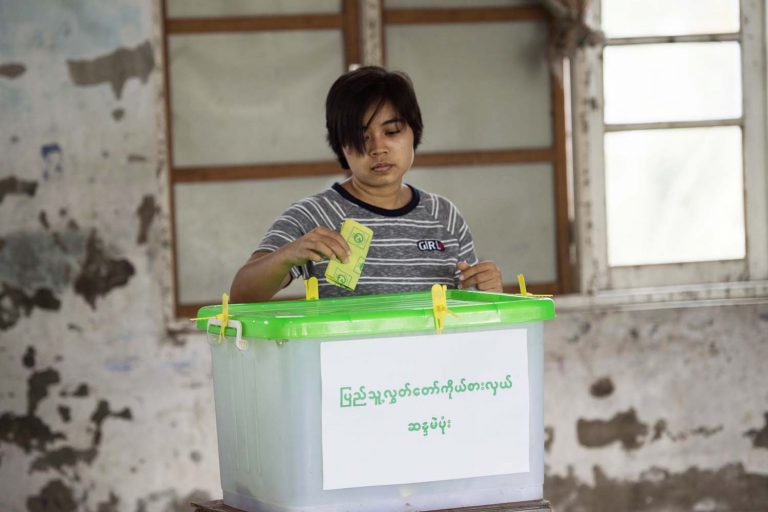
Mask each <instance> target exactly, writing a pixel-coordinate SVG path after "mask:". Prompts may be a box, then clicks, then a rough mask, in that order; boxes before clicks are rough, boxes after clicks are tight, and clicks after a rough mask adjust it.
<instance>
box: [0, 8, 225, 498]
mask: <svg viewBox="0 0 768 512" xmlns="http://www.w3.org/2000/svg"><path fill="white" fill-rule="evenodd" d="M155 8H156V6H155V5H154V4H153V2H151V1H150V0H144V1H137V0H113V1H110V2H101V1H98V0H70V1H61V0H39V1H35V2H18V1H16V0H2V1H0V112H2V114H1V116H0V155H2V156H1V157H0V158H1V160H0V510H1V511H3V512H15V511H24V510H29V511H72V510H89V511H96V510H98V511H117V510H131V511H134V510H135V511H137V512H138V511H151V510H162V511H166V510H167V511H170V510H189V509H188V507H187V506H183V505H182V504H183V503H186V502H187V501H188V497H189V496H190V495H191V494H193V493H197V494H199V495H202V496H214V495H215V494H216V493H218V492H219V491H218V481H217V479H218V467H217V452H216V445H215V423H214V418H213V413H212V411H213V409H212V392H211V387H210V382H209V361H208V354H207V347H206V346H205V342H204V341H201V340H196V341H195V342H187V341H186V340H185V339H184V338H183V337H182V336H169V334H168V333H167V332H166V327H165V324H166V322H165V319H164V316H163V313H162V311H163V308H162V306H163V301H164V300H167V299H166V296H167V286H168V282H169V271H168V268H169V265H168V256H169V255H170V249H169V245H168V243H169V236H168V233H169V230H168V223H167V220H166V219H165V217H164V216H165V215H167V213H168V212H167V206H166V205H167V199H166V194H167V193H166V190H167V187H166V185H165V182H166V174H165V173H166V169H165V164H164V161H163V160H162V157H161V154H162V153H161V151H160V150H161V139H160V135H161V134H162V132H161V131H160V129H159V127H158V120H160V119H161V118H160V117H159V114H161V110H160V106H161V105H162V99H161V98H160V97H159V96H158V94H159V91H161V89H160V87H159V85H160V79H161V76H160V72H159V62H160V61H159V58H160V53H159V45H158V44H157V43H158V41H157V40H156V35H155V34H154V33H153V18H154V17H155V16H156V14H155Z"/></svg>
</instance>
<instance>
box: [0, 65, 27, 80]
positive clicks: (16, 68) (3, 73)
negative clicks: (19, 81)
mask: <svg viewBox="0 0 768 512" xmlns="http://www.w3.org/2000/svg"><path fill="white" fill-rule="evenodd" d="M26 70H27V67H26V66H25V65H24V64H22V63H21V62H9V63H6V64H0V77H2V78H9V79H11V80H13V79H14V78H18V77H20V76H21V75H23V74H24V72H25V71H26Z"/></svg>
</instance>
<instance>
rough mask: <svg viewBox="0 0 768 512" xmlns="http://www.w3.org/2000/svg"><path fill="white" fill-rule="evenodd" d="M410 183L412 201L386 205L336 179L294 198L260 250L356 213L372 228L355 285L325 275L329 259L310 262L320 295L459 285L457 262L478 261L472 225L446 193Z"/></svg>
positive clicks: (336, 225) (335, 227)
mask: <svg viewBox="0 0 768 512" xmlns="http://www.w3.org/2000/svg"><path fill="white" fill-rule="evenodd" d="M409 187H410V188H411V191H412V199H411V201H410V202H409V203H408V204H407V205H405V206H404V207H402V208H399V209H396V210H387V209H383V208H379V207H376V206H373V205H371V204H368V203H366V202H364V201H361V200H359V199H357V198H356V197H354V196H353V195H351V194H350V193H349V192H347V191H346V190H345V189H344V188H343V187H342V186H341V185H339V184H338V183H335V184H334V185H333V186H332V187H331V188H329V189H327V190H324V191H322V192H320V193H319V194H315V195H313V196H310V197H308V198H306V199H302V200H301V201H298V202H296V203H294V204H292V205H291V206H290V207H289V208H288V209H287V210H286V211H285V212H284V213H283V214H282V215H281V216H280V217H278V219H277V220H276V221H275V222H274V224H272V227H270V228H269V231H267V233H266V235H264V238H263V239H262V241H261V243H260V244H259V246H258V248H257V249H256V251H267V252H272V251H275V250H277V249H278V248H279V247H281V246H283V245H285V244H287V243H289V242H292V241H294V240H297V239H298V238H300V237H301V236H303V235H305V234H306V233H308V232H310V231H312V230H313V229H315V228H316V227H318V226H323V227H326V228H328V229H330V230H333V231H338V230H339V229H340V227H341V223H342V222H344V220H345V219H353V220H355V221H357V222H359V223H361V224H363V225H365V226H368V227H369V228H371V229H372V230H373V240H372V242H371V246H370V249H369V250H368V256H367V257H366V259H365V265H364V267H363V273H362V275H361V277H360V279H359V280H358V282H357V288H356V289H355V291H354V292H350V291H347V290H344V289H343V288H339V287H338V286H336V285H334V284H332V283H329V282H328V281H326V279H325V269H326V267H327V266H328V260H323V261H321V262H319V263H312V262H309V264H308V270H309V273H310V275H313V276H315V277H317V279H318V284H319V287H320V297H347V296H350V295H372V294H379V293H398V292H414V291H423V290H429V289H430V288H431V287H432V285H433V284H435V283H437V284H445V285H448V287H449V288H457V287H458V284H459V272H458V269H457V264H458V262H459V261H466V262H467V263H469V264H470V265H474V264H475V263H477V256H476V255H475V245H474V243H473V242H472V233H471V232H470V230H469V225H468V224H467V223H466V222H465V221H464V218H463V217H462V216H461V214H460V213H459V210H458V209H457V208H456V206H455V205H454V204H453V203H452V202H451V201H449V200H448V199H446V198H444V197H441V196H438V195H436V194H431V193H428V192H423V191H419V190H417V189H415V188H413V187H411V186H410V185H409ZM291 275H292V276H293V277H294V278H298V277H301V276H302V271H301V269H300V268H293V269H292V270H291Z"/></svg>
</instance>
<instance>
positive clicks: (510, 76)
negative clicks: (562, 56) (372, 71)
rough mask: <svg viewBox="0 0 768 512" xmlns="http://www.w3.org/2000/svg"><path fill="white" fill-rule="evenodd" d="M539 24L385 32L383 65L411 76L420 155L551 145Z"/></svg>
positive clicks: (546, 73) (399, 28)
mask: <svg viewBox="0 0 768 512" xmlns="http://www.w3.org/2000/svg"><path fill="white" fill-rule="evenodd" d="M546 38H547V28H546V25H545V24H543V23H537V22H517V23H466V24H464V23H462V24H453V25H450V24H438V25H411V26H409V25H398V26H391V27H387V31H386V43H387V48H386V53H387V60H388V65H389V67H390V68H392V69H401V70H403V71H405V72H407V73H408V74H409V75H410V76H411V78H412V79H413V82H414V86H415V88H416V94H417V96H418V98H419V104H420V105H421V110H422V115H423V117H424V141H423V146H422V148H421V149H422V151H458V150H462V149H476V150H477V149H498V148H514V147H531V146H534V147H541V146H549V145H551V143H552V133H551V124H552V121H551V113H550V87H549V71H548V68H547V64H546V59H545V48H546Z"/></svg>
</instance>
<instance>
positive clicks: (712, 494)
mask: <svg viewBox="0 0 768 512" xmlns="http://www.w3.org/2000/svg"><path fill="white" fill-rule="evenodd" d="M547 326H548V330H547V331H546V345H547V346H546V351H545V383H546V384H545V386H546V387H545V396H546V399H545V425H546V426H547V427H546V429H547V443H546V447H545V448H546V457H545V461H546V466H547V480H546V485H545V495H546V497H547V498H548V499H550V500H551V501H552V502H553V504H554V505H555V506H556V507H555V508H556V510H569V511H595V510H596V511H602V510H606V511H607V510H634V511H638V510H649V511H650V510H654V511H675V512H677V511H689V510H696V511H702V512H703V511H731V510H768V375H766V371H765V367H766V366H765V361H767V360H768V304H762V305H742V306H726V307H717V308H716V307H703V308H691V309H668V310H656V311H634V312H620V311H606V312H599V313H594V312H593V313H575V312H574V313H561V314H560V315H559V316H558V319H557V320H555V321H553V322H549V323H548V324H547Z"/></svg>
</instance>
